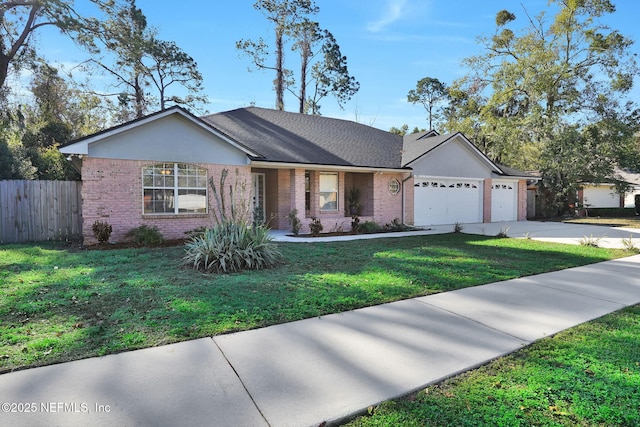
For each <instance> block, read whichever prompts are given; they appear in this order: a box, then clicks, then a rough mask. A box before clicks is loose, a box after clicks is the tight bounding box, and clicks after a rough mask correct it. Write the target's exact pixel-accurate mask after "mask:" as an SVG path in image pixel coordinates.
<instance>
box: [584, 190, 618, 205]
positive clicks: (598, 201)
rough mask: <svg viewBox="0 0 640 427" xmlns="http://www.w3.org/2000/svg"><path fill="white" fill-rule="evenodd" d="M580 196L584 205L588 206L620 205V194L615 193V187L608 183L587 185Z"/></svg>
mask: <svg viewBox="0 0 640 427" xmlns="http://www.w3.org/2000/svg"><path fill="white" fill-rule="evenodd" d="M582 197H583V200H584V203H585V205H587V207H590V208H619V207H620V195H619V194H617V193H616V189H615V187H611V186H609V185H602V186H598V187H587V188H585V189H584V192H583V196H582Z"/></svg>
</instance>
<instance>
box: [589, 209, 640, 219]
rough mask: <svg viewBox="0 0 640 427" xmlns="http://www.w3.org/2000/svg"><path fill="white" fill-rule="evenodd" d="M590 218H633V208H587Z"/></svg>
mask: <svg viewBox="0 0 640 427" xmlns="http://www.w3.org/2000/svg"><path fill="white" fill-rule="evenodd" d="M587 212H588V215H589V216H590V217H602V218H619V217H629V216H635V214H636V212H635V209H634V208H588V209H587Z"/></svg>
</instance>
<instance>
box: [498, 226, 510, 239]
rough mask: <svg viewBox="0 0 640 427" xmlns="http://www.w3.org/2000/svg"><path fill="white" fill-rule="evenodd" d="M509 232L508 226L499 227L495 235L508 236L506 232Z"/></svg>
mask: <svg viewBox="0 0 640 427" xmlns="http://www.w3.org/2000/svg"><path fill="white" fill-rule="evenodd" d="M508 232H509V227H505V228H501V229H500V231H499V232H498V234H496V237H509V236H508V235H507V233H508Z"/></svg>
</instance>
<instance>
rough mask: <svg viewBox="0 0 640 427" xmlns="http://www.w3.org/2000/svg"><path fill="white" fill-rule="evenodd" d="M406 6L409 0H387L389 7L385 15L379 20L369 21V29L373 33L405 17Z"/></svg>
mask: <svg viewBox="0 0 640 427" xmlns="http://www.w3.org/2000/svg"><path fill="white" fill-rule="evenodd" d="M406 6H407V0H387V7H386V10H385V11H384V13H383V16H382V17H381V18H380V19H378V20H377V21H373V22H369V23H368V24H367V29H368V30H369V31H371V32H372V33H377V32H379V31H382V30H383V29H385V28H386V27H388V26H389V25H391V24H393V23H394V22H396V21H398V20H399V19H401V18H402V17H403V15H404V13H406V11H407V7H406Z"/></svg>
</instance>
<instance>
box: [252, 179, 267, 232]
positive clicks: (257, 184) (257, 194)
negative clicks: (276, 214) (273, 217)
mask: <svg viewBox="0 0 640 427" xmlns="http://www.w3.org/2000/svg"><path fill="white" fill-rule="evenodd" d="M251 181H252V186H251V203H252V204H251V208H252V209H253V220H254V222H255V223H256V224H263V223H264V222H265V221H266V217H265V209H264V174H263V173H252V174H251Z"/></svg>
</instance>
